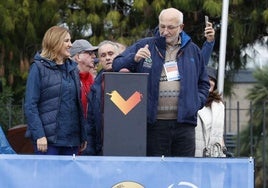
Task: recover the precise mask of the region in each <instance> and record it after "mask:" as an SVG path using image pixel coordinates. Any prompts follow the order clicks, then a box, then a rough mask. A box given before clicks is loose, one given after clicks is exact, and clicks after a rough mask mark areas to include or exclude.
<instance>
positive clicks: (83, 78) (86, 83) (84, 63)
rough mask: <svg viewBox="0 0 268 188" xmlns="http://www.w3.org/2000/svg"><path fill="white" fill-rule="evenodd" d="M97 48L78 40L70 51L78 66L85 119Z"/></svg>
mask: <svg viewBox="0 0 268 188" xmlns="http://www.w3.org/2000/svg"><path fill="white" fill-rule="evenodd" d="M97 49H98V47H97V46H92V45H91V44H90V43H89V42H88V41H87V40H84V39H79V40H75V41H74V42H73V45H72V47H71V49H70V54H71V57H72V59H73V60H74V61H75V62H76V63H77V64H78V66H77V68H78V70H79V76H80V82H81V98H82V104H83V110H84V115H85V118H86V116H87V108H88V100H87V95H88V93H89V91H90V87H91V85H92V84H93V81H94V77H95V76H94V74H92V69H95V63H94V61H95V59H96V54H95V53H96V51H97Z"/></svg>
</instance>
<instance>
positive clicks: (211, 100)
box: [195, 67, 226, 157]
mask: <svg viewBox="0 0 268 188" xmlns="http://www.w3.org/2000/svg"><path fill="white" fill-rule="evenodd" d="M207 72H208V76H209V83H210V88H209V96H208V98H207V101H206V104H205V106H204V107H203V108H202V109H201V110H199V111H198V115H197V126H196V128H195V133H196V134H195V137H196V149H195V157H206V156H205V155H206V154H205V153H206V152H209V150H210V149H212V148H213V145H214V144H215V143H219V144H220V147H221V148H224V150H226V149H225V144H224V138H223V133H224V104H223V100H222V97H221V95H220V94H219V93H218V91H217V71H216V70H215V69H214V68H212V67H207ZM205 150H207V151H205ZM204 154H205V155H204ZM224 156H225V154H224V155H222V156H220V157H224ZM214 157H217V156H214Z"/></svg>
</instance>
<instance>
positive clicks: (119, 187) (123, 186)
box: [112, 181, 144, 188]
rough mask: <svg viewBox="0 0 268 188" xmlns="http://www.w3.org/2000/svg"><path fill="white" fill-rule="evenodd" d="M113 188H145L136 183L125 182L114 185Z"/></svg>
mask: <svg viewBox="0 0 268 188" xmlns="http://www.w3.org/2000/svg"><path fill="white" fill-rule="evenodd" d="M112 188H144V186H142V185H141V184H139V183H136V182H131V181H125V182H120V183H118V184H116V185H114V186H113V187H112Z"/></svg>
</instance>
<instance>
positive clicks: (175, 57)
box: [113, 8, 214, 156]
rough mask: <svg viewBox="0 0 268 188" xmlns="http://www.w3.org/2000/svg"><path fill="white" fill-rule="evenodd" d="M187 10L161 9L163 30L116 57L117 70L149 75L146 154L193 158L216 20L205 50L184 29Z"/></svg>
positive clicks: (160, 24)
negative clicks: (206, 66) (183, 12)
mask: <svg viewBox="0 0 268 188" xmlns="http://www.w3.org/2000/svg"><path fill="white" fill-rule="evenodd" d="M183 26H184V25H183V14H182V13H181V12H180V11H179V10H177V9H175V8H168V9H164V10H162V12H161V13H160V15H159V32H158V34H157V35H156V36H154V37H148V38H144V39H141V40H139V41H138V42H136V43H135V44H133V45H132V46H130V47H129V48H127V49H126V50H125V51H124V52H123V53H122V54H121V55H119V56H117V57H116V58H115V59H114V63H113V70H114V71H119V70H120V69H122V68H127V69H129V70H130V71H131V72H142V73H149V77H148V99H147V155H148V156H162V155H164V156H194V153H195V126H196V123H197V111H198V110H199V109H201V108H202V107H203V106H204V104H205V102H206V99H207V96H208V90H209V82H208V75H207V72H206V68H205V65H206V64H207V63H208V62H207V61H208V59H209V57H210V55H211V53H212V50H213V46H214V30H213V28H212V24H209V26H207V27H206V29H205V34H206V35H207V42H205V44H204V46H203V49H202V51H201V50H200V49H199V47H198V46H197V45H196V44H194V43H193V42H192V40H191V38H190V37H189V36H188V35H187V34H186V33H185V32H184V31H183Z"/></svg>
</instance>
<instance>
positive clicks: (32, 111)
mask: <svg viewBox="0 0 268 188" xmlns="http://www.w3.org/2000/svg"><path fill="white" fill-rule="evenodd" d="M65 65H66V69H67V72H68V74H70V76H71V77H72V79H73V80H74V81H75V88H76V93H77V99H78V104H79V107H78V108H77V109H78V112H75V113H74V114H79V116H78V117H76V118H77V119H78V122H80V124H79V125H78V126H77V127H76V128H75V127H71V128H70V127H68V126H66V127H64V129H66V130H67V129H72V130H69V131H68V130H67V131H64V132H79V133H80V143H78V144H79V145H80V144H81V143H82V142H84V141H86V131H85V127H86V120H85V119H84V117H83V112H82V103H81V91H80V80H79V74H78V70H77V64H76V63H75V62H74V61H72V60H70V59H67V60H66V62H65ZM61 86H62V71H61V70H59V68H58V67H57V65H56V64H55V63H54V62H52V61H50V60H48V59H45V58H42V57H41V56H40V54H39V53H37V54H36V55H35V57H34V63H33V64H32V65H31V70H30V74H29V77H28V80H27V85H26V98H25V104H24V110H25V115H26V117H27V123H28V128H27V132H26V136H27V137H31V138H32V140H33V142H34V143H36V140H37V139H38V138H41V137H44V136H45V137H46V138H47V140H48V143H49V144H52V145H53V144H56V143H57V128H58V122H57V119H58V113H59V109H60V105H61V104H60V101H61ZM70 102H73V101H70ZM67 103H68V101H67ZM74 109H75V108H74ZM65 118H66V119H65V120H66V121H70V122H71V121H72V117H69V116H66V117H65ZM68 119H69V120H68ZM74 129H76V130H74ZM73 136H74V135H73ZM75 136H76V135H75ZM68 138H72V136H70V135H68ZM76 139H77V138H75V139H74V140H76ZM66 141H67V142H68V143H66V146H70V145H69V144H70V143H75V141H72V140H69V141H68V140H66Z"/></svg>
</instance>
